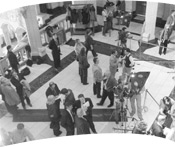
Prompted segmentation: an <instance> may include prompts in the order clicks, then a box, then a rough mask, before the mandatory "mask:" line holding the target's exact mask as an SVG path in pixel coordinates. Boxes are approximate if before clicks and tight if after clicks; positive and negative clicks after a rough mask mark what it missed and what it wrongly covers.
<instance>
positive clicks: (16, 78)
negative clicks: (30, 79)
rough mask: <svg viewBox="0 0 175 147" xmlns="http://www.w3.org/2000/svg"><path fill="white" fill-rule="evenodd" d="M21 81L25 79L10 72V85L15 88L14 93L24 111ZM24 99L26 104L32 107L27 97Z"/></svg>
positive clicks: (14, 72) (13, 71)
mask: <svg viewBox="0 0 175 147" xmlns="http://www.w3.org/2000/svg"><path fill="white" fill-rule="evenodd" d="M22 80H25V78H24V77H23V76H22V75H21V74H17V73H16V71H15V70H12V77H11V83H12V84H13V85H14V86H15V87H16V92H17V93H18V95H19V98H20V100H21V103H22V106H23V108H24V109H26V107H25V102H24V94H23V85H22V83H21V81H22ZM25 99H26V101H27V104H28V105H29V106H30V107H32V105H31V102H30V99H29V97H25Z"/></svg>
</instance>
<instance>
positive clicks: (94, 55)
mask: <svg viewBox="0 0 175 147" xmlns="http://www.w3.org/2000/svg"><path fill="white" fill-rule="evenodd" d="M88 51H91V52H92V55H93V57H96V56H97V53H96V52H95V50H94V49H93V50H91V49H86V56H87V54H88Z"/></svg>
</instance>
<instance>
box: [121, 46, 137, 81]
mask: <svg viewBox="0 0 175 147" xmlns="http://www.w3.org/2000/svg"><path fill="white" fill-rule="evenodd" d="M124 53H125V56H124V58H123V62H124V67H123V72H122V76H123V77H124V79H125V80H126V82H127V81H128V79H129V75H130V74H131V71H132V69H133V67H134V60H133V57H132V55H131V50H130V49H129V48H126V49H125V51H124Z"/></svg>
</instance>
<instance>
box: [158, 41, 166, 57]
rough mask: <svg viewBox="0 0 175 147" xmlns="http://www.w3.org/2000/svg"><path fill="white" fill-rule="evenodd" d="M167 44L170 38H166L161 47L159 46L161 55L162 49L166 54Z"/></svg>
mask: <svg viewBox="0 0 175 147" xmlns="http://www.w3.org/2000/svg"><path fill="white" fill-rule="evenodd" d="M167 45H168V40H165V41H164V42H161V43H160V47H159V54H160V55H161V54H162V50H163V53H164V54H166V51H167Z"/></svg>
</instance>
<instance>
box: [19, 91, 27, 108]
mask: <svg viewBox="0 0 175 147" xmlns="http://www.w3.org/2000/svg"><path fill="white" fill-rule="evenodd" d="M17 93H18V95H19V98H20V101H21V104H22V106H23V107H25V105H26V104H25V102H24V97H23V93H22V92H21V91H17Z"/></svg>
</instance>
